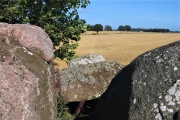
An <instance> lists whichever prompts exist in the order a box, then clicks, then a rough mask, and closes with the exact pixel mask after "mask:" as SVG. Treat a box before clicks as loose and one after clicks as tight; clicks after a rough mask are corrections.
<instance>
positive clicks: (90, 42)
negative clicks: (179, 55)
mask: <svg viewBox="0 0 180 120" xmlns="http://www.w3.org/2000/svg"><path fill="white" fill-rule="evenodd" d="M95 33H96V32H94V31H88V32H87V33H84V34H82V35H81V40H80V41H79V42H78V43H79V47H78V48H77V50H76V55H77V56H81V55H84V54H89V53H93V54H101V55H102V56H103V57H104V58H105V59H106V60H116V61H118V62H119V63H120V64H122V65H127V64H129V63H130V62H131V61H132V60H134V59H135V58H136V57H138V56H139V55H140V54H142V53H144V52H146V51H149V50H152V49H154V48H157V47H160V46H162V45H166V44H168V43H172V42H174V41H177V40H180V33H145V32H128V33H127V32H123V33H122V34H121V33H120V32H116V31H112V32H108V34H106V31H103V32H99V34H98V35H93V34H95ZM54 62H55V63H56V64H57V67H58V69H60V70H61V69H63V68H66V67H67V66H68V65H67V63H66V62H64V61H62V60H58V59H55V61H54Z"/></svg>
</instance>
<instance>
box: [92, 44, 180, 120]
mask: <svg viewBox="0 0 180 120" xmlns="http://www.w3.org/2000/svg"><path fill="white" fill-rule="evenodd" d="M179 110H180V41H177V42H174V43H172V44H169V45H166V46H163V47H160V48H157V49H154V50H152V51H149V52H146V53H144V54H142V55H140V56H139V57H137V58H136V59H135V60H134V61H133V62H132V63H130V64H129V65H128V66H126V67H124V68H123V69H122V70H121V71H120V72H119V73H118V74H117V75H116V77H115V78H114V79H113V80H112V82H111V83H110V85H109V87H108V89H107V90H106V92H105V93H104V94H103V95H102V96H101V98H100V100H99V102H98V103H97V106H96V109H95V111H94V114H93V115H92V116H91V119H92V120H179V118H180V116H179Z"/></svg>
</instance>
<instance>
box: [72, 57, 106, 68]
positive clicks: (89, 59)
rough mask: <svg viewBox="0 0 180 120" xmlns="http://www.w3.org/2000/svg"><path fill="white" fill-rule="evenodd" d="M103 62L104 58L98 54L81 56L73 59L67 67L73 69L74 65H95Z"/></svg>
mask: <svg viewBox="0 0 180 120" xmlns="http://www.w3.org/2000/svg"><path fill="white" fill-rule="evenodd" d="M101 61H105V59H104V57H103V56H102V55H99V54H85V55H82V56H81V57H78V58H76V59H73V60H71V61H70V63H69V67H73V66H75V65H85V64H89V63H97V62H101Z"/></svg>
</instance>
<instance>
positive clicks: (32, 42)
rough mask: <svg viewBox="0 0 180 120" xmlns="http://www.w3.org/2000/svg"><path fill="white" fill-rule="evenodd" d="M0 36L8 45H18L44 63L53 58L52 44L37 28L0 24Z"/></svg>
mask: <svg viewBox="0 0 180 120" xmlns="http://www.w3.org/2000/svg"><path fill="white" fill-rule="evenodd" d="M0 34H1V35H4V38H3V39H2V40H3V41H5V42H6V43H8V44H14V43H18V44H19V45H20V46H23V47H25V48H27V49H29V50H31V51H32V52H33V53H36V54H37V55H39V56H41V57H42V58H43V59H45V60H46V61H50V60H51V59H52V58H53V44H52V41H51V40H50V38H49V36H48V35H47V34H46V33H45V32H44V31H43V29H41V28H40V27H38V26H34V25H27V24H7V23H0Z"/></svg>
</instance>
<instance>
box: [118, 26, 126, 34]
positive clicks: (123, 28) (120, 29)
mask: <svg viewBox="0 0 180 120" xmlns="http://www.w3.org/2000/svg"><path fill="white" fill-rule="evenodd" d="M117 30H118V31H121V33H122V31H125V30H126V28H125V27H124V26H123V25H120V26H119V27H118V29H117Z"/></svg>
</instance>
